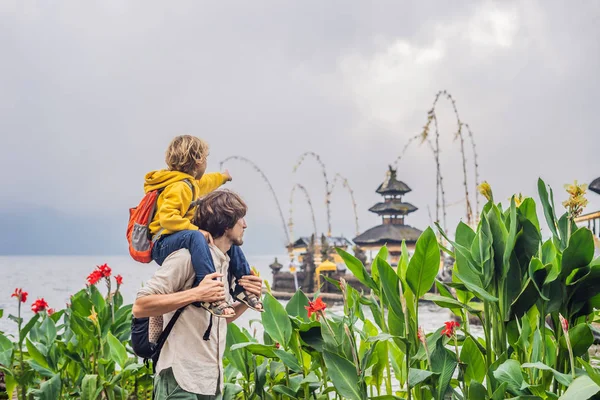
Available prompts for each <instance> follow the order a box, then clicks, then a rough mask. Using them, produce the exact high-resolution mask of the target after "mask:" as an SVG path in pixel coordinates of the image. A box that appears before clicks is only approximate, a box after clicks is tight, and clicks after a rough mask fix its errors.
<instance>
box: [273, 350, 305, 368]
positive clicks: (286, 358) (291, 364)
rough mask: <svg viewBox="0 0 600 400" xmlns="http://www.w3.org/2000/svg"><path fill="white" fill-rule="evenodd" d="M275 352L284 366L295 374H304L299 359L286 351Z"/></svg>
mask: <svg viewBox="0 0 600 400" xmlns="http://www.w3.org/2000/svg"><path fill="white" fill-rule="evenodd" d="M274 352H275V355H276V356H277V357H279V359H280V360H281V362H283V364H284V365H285V366H286V367H288V368H289V369H291V370H292V371H294V372H302V367H301V366H300V364H299V363H298V359H297V358H296V356H294V355H293V354H290V353H288V352H286V351H285V350H281V349H278V350H275V351H274Z"/></svg>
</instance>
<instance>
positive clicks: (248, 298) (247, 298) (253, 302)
mask: <svg viewBox="0 0 600 400" xmlns="http://www.w3.org/2000/svg"><path fill="white" fill-rule="evenodd" d="M234 298H235V300H238V301H241V302H242V303H244V304H245V305H247V306H248V307H249V308H251V309H253V310H254V311H258V312H265V308H264V306H263V303H262V302H261V301H260V299H259V298H258V297H256V295H255V294H252V293H249V292H247V291H246V290H242V291H241V292H240V293H238V294H237V295H235V297H234ZM258 305H260V307H261V308H257V307H256V306H258Z"/></svg>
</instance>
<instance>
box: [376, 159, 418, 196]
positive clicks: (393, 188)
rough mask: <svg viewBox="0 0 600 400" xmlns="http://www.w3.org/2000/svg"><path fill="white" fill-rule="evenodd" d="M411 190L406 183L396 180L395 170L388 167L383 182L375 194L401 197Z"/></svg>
mask: <svg viewBox="0 0 600 400" xmlns="http://www.w3.org/2000/svg"><path fill="white" fill-rule="evenodd" d="M411 190H412V189H411V188H409V187H408V185H407V184H406V183H404V182H402V181H399V180H398V179H396V170H395V169H393V168H392V166H391V165H390V169H389V170H388V172H387V173H386V177H385V180H384V181H383V183H382V184H381V185H379V187H378V188H377V190H376V192H377V193H379V194H382V195H386V194H387V195H403V194H406V193H408V192H410V191H411Z"/></svg>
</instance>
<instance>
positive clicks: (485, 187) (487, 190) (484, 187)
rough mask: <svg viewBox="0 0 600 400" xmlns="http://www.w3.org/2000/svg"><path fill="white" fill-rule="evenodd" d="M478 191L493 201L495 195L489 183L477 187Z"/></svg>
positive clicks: (484, 182) (485, 182)
mask: <svg viewBox="0 0 600 400" xmlns="http://www.w3.org/2000/svg"><path fill="white" fill-rule="evenodd" d="M477 190H479V193H481V195H482V196H483V197H485V198H486V199H488V200H490V201H491V200H493V198H494V195H493V193H492V187H491V186H490V184H489V183H487V181H483V182H482V183H481V184H480V185H479V186H477Z"/></svg>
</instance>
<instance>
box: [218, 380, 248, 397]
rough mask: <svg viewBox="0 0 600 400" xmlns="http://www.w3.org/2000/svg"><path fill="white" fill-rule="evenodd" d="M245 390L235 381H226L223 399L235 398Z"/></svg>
mask: <svg viewBox="0 0 600 400" xmlns="http://www.w3.org/2000/svg"><path fill="white" fill-rule="evenodd" d="M243 390H244V389H243V388H242V387H241V386H239V385H236V384H234V383H225V384H224V385H223V400H235V399H236V398H237V395H238V394H239V393H241V392H242V391H243Z"/></svg>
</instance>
